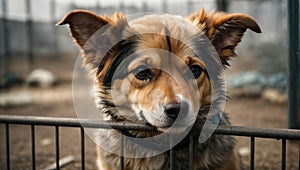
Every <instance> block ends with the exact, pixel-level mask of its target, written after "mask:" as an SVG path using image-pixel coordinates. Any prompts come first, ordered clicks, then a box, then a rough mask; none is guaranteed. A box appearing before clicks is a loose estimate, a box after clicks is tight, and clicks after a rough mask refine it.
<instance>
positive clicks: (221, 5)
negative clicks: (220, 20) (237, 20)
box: [216, 0, 228, 12]
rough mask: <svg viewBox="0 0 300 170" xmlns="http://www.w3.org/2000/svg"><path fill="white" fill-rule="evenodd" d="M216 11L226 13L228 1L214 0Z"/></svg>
mask: <svg viewBox="0 0 300 170" xmlns="http://www.w3.org/2000/svg"><path fill="white" fill-rule="evenodd" d="M216 5H217V10H218V11H223V12H226V11H227V10H228V0H216Z"/></svg>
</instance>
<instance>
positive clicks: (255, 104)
mask: <svg viewBox="0 0 300 170" xmlns="http://www.w3.org/2000/svg"><path fill="white" fill-rule="evenodd" d="M11 91H13V92H24V91H26V92H30V93H31V94H32V98H33V103H32V104H29V105H25V106H18V107H16V106H13V107H12V106H11V107H2V108H1V110H0V114H5V115H30V116H51V117H76V114H75V111H74V109H73V103H72V91H71V84H70V83H64V84H61V85H59V86H56V87H54V88H52V89H48V90H43V89H28V88H18V89H14V90H11ZM286 108H287V107H286V105H284V104H282V105H278V104H272V103H268V102H266V101H264V100H262V99H260V98H249V97H237V96H232V97H231V100H230V101H228V103H227V105H226V111H227V113H229V114H228V115H229V117H230V119H231V122H232V124H233V125H237V126H255V127H264V128H285V127H286V119H287V118H286V117H287V116H286V110H287V109H286ZM54 132H55V130H54V127H45V126H37V127H36V144H37V146H36V167H37V169H44V168H45V167H47V166H48V165H50V164H51V163H53V162H54V161H55V141H54ZM0 137H1V138H0V152H1V153H2V154H0V163H1V165H0V169H6V168H5V166H6V163H5V161H6V156H5V154H4V153H5V152H6V148H5V139H4V125H0ZM79 137H80V133H79V129H76V128H60V156H61V157H64V156H68V155H73V156H74V157H75V160H74V161H73V162H72V163H70V164H68V165H66V166H64V167H63V168H62V169H80V168H81V163H80V158H81V157H80V138H79ZM85 146H86V151H85V155H86V169H95V168H96V166H95V144H94V143H93V142H92V141H91V140H90V139H89V138H88V137H87V136H86V144H85ZM249 146H250V139H249V138H245V137H238V145H237V147H238V149H239V150H240V151H241V152H242V159H243V162H244V164H245V166H246V167H249V162H250V161H249V160H250V157H249V150H250V148H249ZM10 158H11V162H10V163H11V169H31V139H30V126H24V125H11V126H10ZM298 160H299V144H298V143H296V142H290V141H288V142H287V169H298ZM255 167H256V169H272V170H273V169H281V141H279V140H271V139H256V145H255Z"/></svg>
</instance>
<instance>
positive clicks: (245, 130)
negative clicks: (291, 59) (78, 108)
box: [0, 115, 300, 170]
mask: <svg viewBox="0 0 300 170" xmlns="http://www.w3.org/2000/svg"><path fill="white" fill-rule="evenodd" d="M0 124H5V138H6V140H5V141H6V158H7V160H6V165H7V169H10V144H9V136H10V134H9V126H10V124H22V125H30V126H31V142H32V148H31V150H32V169H33V170H35V126H53V127H55V146H56V169H59V128H60V127H77V128H80V134H81V135H80V137H81V164H82V169H85V154H84V153H85V147H84V145H85V144H84V143H85V141H84V136H85V135H84V128H104V129H118V130H139V131H156V128H155V127H151V126H148V125H146V124H138V123H129V122H108V121H102V120H95V119H77V118H58V117H34V116H11V115H0ZM200 130H201V126H199V127H196V128H193V131H200ZM214 134H220V135H233V136H245V137H250V147H251V150H250V169H254V153H255V138H273V139H278V140H281V141H282V142H281V145H282V161H281V162H282V169H286V140H300V131H299V130H290V129H270V128H256V127H244V126H226V125H220V126H218V128H217V129H216V130H215V132H214ZM121 136H122V135H121ZM192 141H193V140H190V149H189V150H190V153H192V150H193V147H192V146H193V142H192ZM120 145H121V151H120V152H122V150H123V149H122V146H123V140H121V144H120ZM170 155H172V149H171V150H170ZM192 156H193V155H192V154H190V169H193V168H191V167H192V162H193V161H192V160H193V157H192ZM120 160H121V162H120V165H121V169H124V164H123V160H124V159H123V158H121V159H120ZM171 163H172V159H171ZM172 168H173V167H172V164H171V167H170V169H172Z"/></svg>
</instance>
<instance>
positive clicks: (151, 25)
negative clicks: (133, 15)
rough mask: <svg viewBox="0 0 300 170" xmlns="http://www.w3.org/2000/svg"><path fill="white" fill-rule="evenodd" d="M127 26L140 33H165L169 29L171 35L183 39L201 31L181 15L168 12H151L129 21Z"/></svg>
mask: <svg viewBox="0 0 300 170" xmlns="http://www.w3.org/2000/svg"><path fill="white" fill-rule="evenodd" d="M129 26H130V27H131V28H133V29H134V30H136V31H137V32H138V33H140V34H144V33H157V34H166V32H165V31H166V30H168V31H169V33H170V35H168V36H171V37H174V38H176V39H180V40H181V39H182V40H185V39H186V37H189V36H193V35H195V34H198V33H199V32H202V31H203V30H200V29H199V27H195V26H193V25H192V24H191V23H189V22H188V21H186V20H185V19H184V18H183V17H181V16H178V15H170V14H162V15H157V14H152V15H146V16H143V17H141V18H138V19H135V20H132V21H130V22H129Z"/></svg>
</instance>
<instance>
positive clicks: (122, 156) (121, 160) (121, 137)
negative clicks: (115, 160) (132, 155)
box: [120, 133, 124, 170]
mask: <svg viewBox="0 0 300 170" xmlns="http://www.w3.org/2000/svg"><path fill="white" fill-rule="evenodd" d="M120 169H121V170H124V136H123V134H122V133H120Z"/></svg>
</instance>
